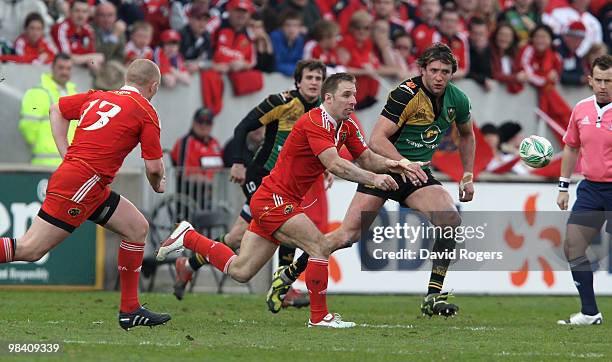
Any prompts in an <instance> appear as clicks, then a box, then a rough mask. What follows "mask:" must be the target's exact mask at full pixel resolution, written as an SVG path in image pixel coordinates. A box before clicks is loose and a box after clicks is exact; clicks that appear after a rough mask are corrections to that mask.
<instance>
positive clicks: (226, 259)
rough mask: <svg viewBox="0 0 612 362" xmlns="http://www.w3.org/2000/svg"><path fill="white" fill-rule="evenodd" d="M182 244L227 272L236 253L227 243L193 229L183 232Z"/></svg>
mask: <svg viewBox="0 0 612 362" xmlns="http://www.w3.org/2000/svg"><path fill="white" fill-rule="evenodd" d="M183 246H185V247H186V248H187V249H190V250H193V251H195V252H196V253H198V254H200V255H202V256H204V257H205V258H206V260H208V262H209V263H211V264H212V265H213V266H214V267H215V268H217V269H219V270H221V271H222V272H224V273H227V270H228V269H229V266H230V264H231V263H232V260H234V258H235V257H236V254H235V253H234V252H233V251H232V249H230V248H229V247H228V246H227V245H225V244H223V243H218V242H216V241H214V240H210V239H209V238H207V237H206V236H204V235H202V234H198V233H197V232H196V231H195V230H190V231H188V232H187V233H186V234H185V237H184V239H183Z"/></svg>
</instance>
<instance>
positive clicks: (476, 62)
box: [467, 18, 493, 92]
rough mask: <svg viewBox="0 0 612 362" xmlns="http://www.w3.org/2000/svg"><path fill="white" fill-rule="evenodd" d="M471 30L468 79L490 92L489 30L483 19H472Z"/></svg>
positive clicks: (491, 80) (491, 78) (491, 84)
mask: <svg viewBox="0 0 612 362" xmlns="http://www.w3.org/2000/svg"><path fill="white" fill-rule="evenodd" d="M469 30H470V36H469V39H470V46H469V48H470V71H469V72H468V75H467V77H468V78H471V79H473V80H475V81H476V82H478V84H480V85H481V86H483V87H484V89H485V90H486V91H487V92H488V91H490V90H491V89H492V88H493V74H492V70H491V47H490V46H489V29H488V28H487V23H486V22H485V21H484V20H483V19H481V18H472V21H471V22H470V26H469Z"/></svg>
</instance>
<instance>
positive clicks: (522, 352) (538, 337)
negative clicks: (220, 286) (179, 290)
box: [0, 291, 612, 362]
mask: <svg viewBox="0 0 612 362" xmlns="http://www.w3.org/2000/svg"><path fill="white" fill-rule="evenodd" d="M0 298H1V300H2V308H1V309H0V341H2V342H3V343H2V348H3V350H2V351H0V360H8V359H10V360H24V361H25V360H28V361H30V360H33V359H38V360H45V361H50V360H61V361H66V360H78V361H126V360H127V361H156V360H159V361H161V360H163V361H187V360H193V361H211V360H219V361H220V360H223V361H229V360H240V361H257V360H267V361H268V360H278V361H300V360H304V361H306V360H308V361H312V360H326V361H330V360H333V361H334V362H338V361H345V360H347V361H392V360H393V361H413V360H429V361H431V360H487V361H491V360H508V361H524V360H555V361H558V360H576V359H596V360H602V361H606V360H607V361H609V360H611V359H612V345H611V344H610V336H611V335H612V327H611V326H612V323H611V322H612V320H608V321H606V320H604V324H603V325H601V326H586V327H569V326H557V325H556V324H555V323H556V320H557V319H559V318H566V317H568V316H569V314H570V313H572V312H576V311H577V310H578V308H579V307H578V305H579V301H578V298H577V297H518V296H512V297H508V296H482V297H476V296H458V297H457V298H456V299H454V302H456V303H457V304H458V305H459V306H460V311H459V315H458V316H457V317H455V318H449V319H444V318H436V317H434V318H429V317H421V316H420V315H419V308H418V307H419V305H420V302H421V297H417V296H385V295H380V296H341V295H331V296H330V297H329V302H330V310H332V311H335V312H340V313H342V315H343V317H344V318H345V319H346V320H351V321H355V322H357V323H358V325H359V326H358V328H355V329H352V330H321V329H312V328H306V326H305V322H306V321H307V318H308V314H307V313H308V310H307V309H301V310H295V309H290V310H283V311H282V312H281V313H279V314H277V315H272V314H271V313H269V312H268V311H267V309H266V306H265V303H264V300H263V296H261V295H211V294H188V295H187V296H186V298H185V300H183V301H182V302H179V301H177V300H176V299H175V298H174V296H172V295H171V294H143V295H141V298H140V299H141V302H146V303H148V306H149V307H150V308H151V309H152V310H154V311H158V312H169V313H171V314H172V317H173V319H172V321H170V323H169V324H168V325H166V326H159V327H155V328H153V329H150V328H147V327H139V328H135V329H133V330H131V331H130V332H124V331H123V330H122V329H120V328H119V325H118V323H117V305H118V301H119V295H118V293H112V292H51V291H44V292H38V291H37V292H34V291H0ZM598 302H599V306H600V309H601V311H602V312H603V314H604V318H606V317H610V318H612V298H609V297H608V298H603V297H600V298H599V299H598ZM6 342H46V343H49V342H59V343H61V344H62V352H61V353H59V354H55V355H44V356H42V355H40V354H38V355H37V354H27V355H26V354H21V355H17V356H15V355H11V354H9V353H7V348H6Z"/></svg>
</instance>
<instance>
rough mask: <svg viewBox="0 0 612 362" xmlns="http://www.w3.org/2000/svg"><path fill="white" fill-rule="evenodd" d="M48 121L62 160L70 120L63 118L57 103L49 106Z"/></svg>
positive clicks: (64, 153)
mask: <svg viewBox="0 0 612 362" xmlns="http://www.w3.org/2000/svg"><path fill="white" fill-rule="evenodd" d="M49 120H50V122H51V133H52V134H53V140H54V141H55V145H56V146H57V150H58V151H59V153H60V156H62V158H64V156H65V155H66V152H67V151H68V127H69V126H70V120H68V119H66V118H64V116H63V115H62V112H61V111H60V109H59V104H58V103H55V104H53V105H51V108H49Z"/></svg>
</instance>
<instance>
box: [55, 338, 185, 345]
mask: <svg viewBox="0 0 612 362" xmlns="http://www.w3.org/2000/svg"><path fill="white" fill-rule="evenodd" d="M63 342H64V343H67V344H104V345H110V346H133V345H134V343H125V342H116V341H76V340H69V339H65V340H64V341H63ZM138 345H139V346H144V345H146V346H157V347H178V346H180V345H181V343H180V342H177V343H160V342H150V341H141V342H139V343H138Z"/></svg>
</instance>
